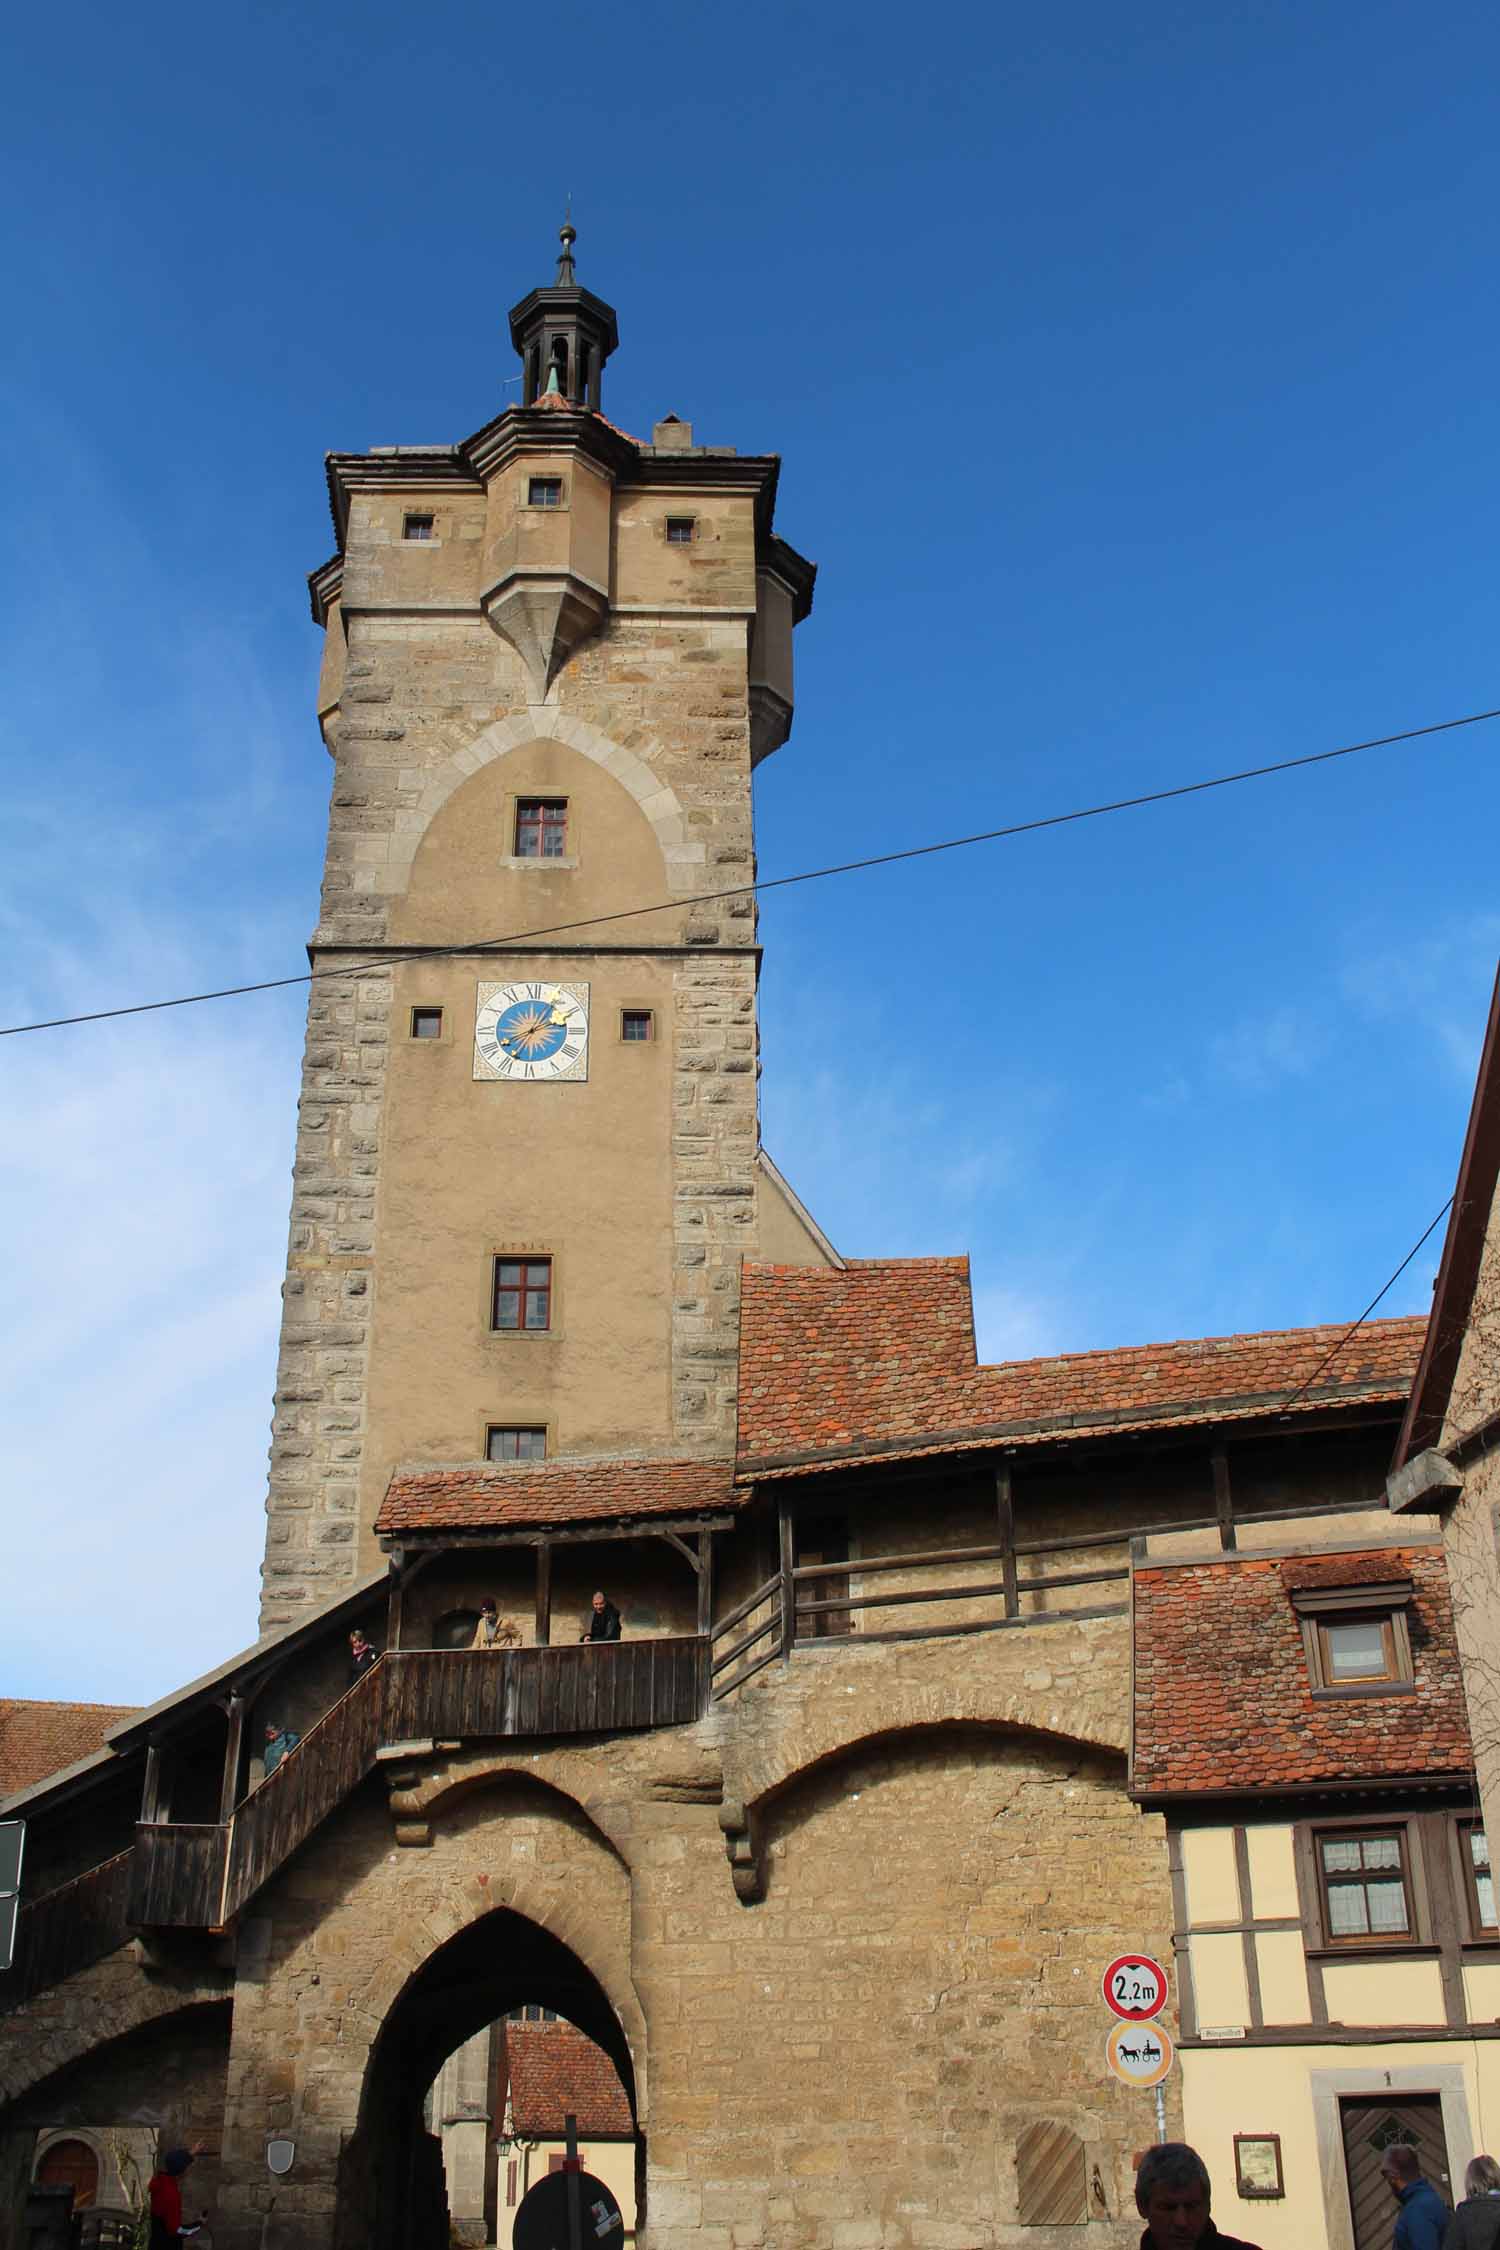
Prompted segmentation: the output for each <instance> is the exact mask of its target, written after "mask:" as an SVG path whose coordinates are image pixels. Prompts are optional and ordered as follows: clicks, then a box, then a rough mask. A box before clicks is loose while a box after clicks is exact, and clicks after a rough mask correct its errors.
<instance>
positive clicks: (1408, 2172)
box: [1380, 2141, 1422, 2196]
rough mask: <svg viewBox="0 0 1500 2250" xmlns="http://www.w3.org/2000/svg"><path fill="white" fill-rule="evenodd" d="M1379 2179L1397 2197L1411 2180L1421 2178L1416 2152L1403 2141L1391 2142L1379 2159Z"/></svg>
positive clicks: (1409, 2184)
mask: <svg viewBox="0 0 1500 2250" xmlns="http://www.w3.org/2000/svg"><path fill="white" fill-rule="evenodd" d="M1380 2177H1381V2178H1382V2179H1383V2180H1384V2182H1385V2184H1386V2186H1387V2187H1388V2188H1389V2189H1390V2191H1391V2193H1392V2195H1395V2196H1399V2195H1400V2194H1401V2193H1402V2191H1403V2189H1405V2188H1409V2187H1410V2186H1411V2184H1412V2181H1413V2180H1419V2179H1420V2178H1421V2177H1422V2166H1421V2161H1420V2159H1419V2158H1418V2155H1417V2152H1416V2150H1415V2149H1414V2148H1412V2147H1410V2146H1409V2145H1408V2144H1407V2143H1406V2142H1405V2141H1393V2142H1392V2143H1391V2145H1390V2147H1389V2148H1388V2149H1387V2150H1386V2152H1385V2154H1384V2156H1382V2158H1381V2159H1380Z"/></svg>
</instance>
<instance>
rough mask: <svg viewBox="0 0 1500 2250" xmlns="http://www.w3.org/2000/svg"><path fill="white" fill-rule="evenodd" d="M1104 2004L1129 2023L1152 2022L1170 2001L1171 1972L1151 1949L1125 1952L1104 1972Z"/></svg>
mask: <svg viewBox="0 0 1500 2250" xmlns="http://www.w3.org/2000/svg"><path fill="white" fill-rule="evenodd" d="M1104 2004H1105V2006H1106V2007H1107V2008H1110V2009H1112V2010H1113V2011H1114V2013H1115V2014H1116V2015H1117V2016H1123V2018H1124V2019H1125V2021H1126V2023H1149V2022H1150V2021H1151V2018H1152V2017H1153V2016H1159V2015H1160V2014H1161V2012H1162V2009H1163V2008H1164V2007H1165V2006H1166V2004H1167V1972H1166V1970H1165V1969H1164V1968H1163V1967H1162V1965H1161V1963H1160V1962H1159V1961H1153V1960H1152V1959H1151V1956H1150V1955H1149V1953H1122V1954H1121V1955H1120V1957H1119V1959H1118V1960H1117V1961H1111V1962H1110V1964H1109V1967H1108V1968H1107V1969H1106V1970H1105V1972H1104Z"/></svg>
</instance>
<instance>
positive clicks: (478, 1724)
mask: <svg viewBox="0 0 1500 2250" xmlns="http://www.w3.org/2000/svg"><path fill="white" fill-rule="evenodd" d="M380 1669H381V1671H382V1672H383V1674H384V1675H385V1712H384V1717H385V1725H384V1734H383V1739H384V1740H385V1741H387V1742H404V1741H410V1740H413V1739H423V1738H426V1737H429V1736H435V1737H438V1738H441V1739H448V1740H454V1741H460V1742H471V1741H484V1740H487V1739H492V1738H494V1737H496V1736H500V1737H505V1736H513V1735H532V1734H543V1735H546V1734H623V1733H626V1732H628V1731H630V1730H631V1729H633V1728H637V1727H676V1726H685V1725H687V1724H688V1723H689V1722H690V1721H691V1720H693V1719H697V1718H701V1717H702V1715H703V1713H704V1711H705V1710H706V1709H707V1708H708V1640H707V1636H706V1635H698V1634H694V1635H692V1636H691V1637H686V1638H683V1639H672V1640H668V1639H662V1640H641V1641H585V1642H584V1643H583V1644H582V1645H581V1646H579V1647H575V1648H514V1649H493V1650H486V1649H478V1650H475V1649H441V1648H439V1649H400V1650H396V1651H394V1652H392V1653H391V1654H389V1655H387V1656H386V1658H385V1660H384V1662H383V1663H382V1665H381V1667H380Z"/></svg>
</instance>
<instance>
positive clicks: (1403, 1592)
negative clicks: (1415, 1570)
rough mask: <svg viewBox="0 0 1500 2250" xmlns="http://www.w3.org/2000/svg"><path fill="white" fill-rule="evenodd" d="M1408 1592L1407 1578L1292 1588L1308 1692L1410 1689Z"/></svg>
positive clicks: (1365, 1692) (1404, 1691) (1391, 1692)
mask: <svg viewBox="0 0 1500 2250" xmlns="http://www.w3.org/2000/svg"><path fill="white" fill-rule="evenodd" d="M1411 1593H1412V1589H1411V1581H1410V1580H1409V1579H1399V1580H1390V1581H1388V1582H1384V1583H1377V1584H1371V1585H1366V1586H1343V1587H1318V1588H1301V1587H1299V1588H1297V1589H1295V1590H1294V1591H1293V1594H1292V1605H1293V1607H1294V1608H1295V1609H1296V1611H1297V1613H1298V1615H1299V1617H1300V1618H1301V1621H1302V1645H1303V1649H1304V1652H1305V1654H1306V1657H1307V1675H1308V1680H1309V1683H1310V1685H1311V1687H1312V1691H1313V1693H1314V1695H1317V1696H1330V1695H1401V1694H1410V1693H1411V1692H1412V1687H1413V1674H1412V1660H1411V1632H1410V1628H1409V1626H1408V1623H1407V1609H1408V1607H1409V1605H1410V1602H1411Z"/></svg>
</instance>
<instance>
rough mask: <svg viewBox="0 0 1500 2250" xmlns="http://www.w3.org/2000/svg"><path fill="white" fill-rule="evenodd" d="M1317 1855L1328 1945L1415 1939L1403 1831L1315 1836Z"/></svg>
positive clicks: (1373, 1830)
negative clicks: (1413, 1937) (1316, 1837)
mask: <svg viewBox="0 0 1500 2250" xmlns="http://www.w3.org/2000/svg"><path fill="white" fill-rule="evenodd" d="M1317 1854H1318V1881H1319V1884H1320V1887H1321V1889H1322V1893H1323V1935H1324V1937H1325V1938H1326V1939H1327V1941H1328V1943H1329V1944H1330V1945H1379V1944H1381V1943H1382V1942H1384V1943H1386V1944H1389V1943H1391V1942H1392V1941H1393V1940H1394V1939H1397V1938H1409V1937H1410V1936H1411V1935H1412V1934H1413V1930H1412V1910H1411V1886H1410V1883H1409V1882H1408V1879H1407V1871H1406V1835H1405V1831H1404V1830H1403V1829H1399V1828H1393V1829H1388V1830H1378V1829H1371V1828H1364V1829H1358V1830H1355V1831H1353V1832H1352V1833H1350V1834H1347V1835H1342V1836H1319V1837H1318V1839H1317Z"/></svg>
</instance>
